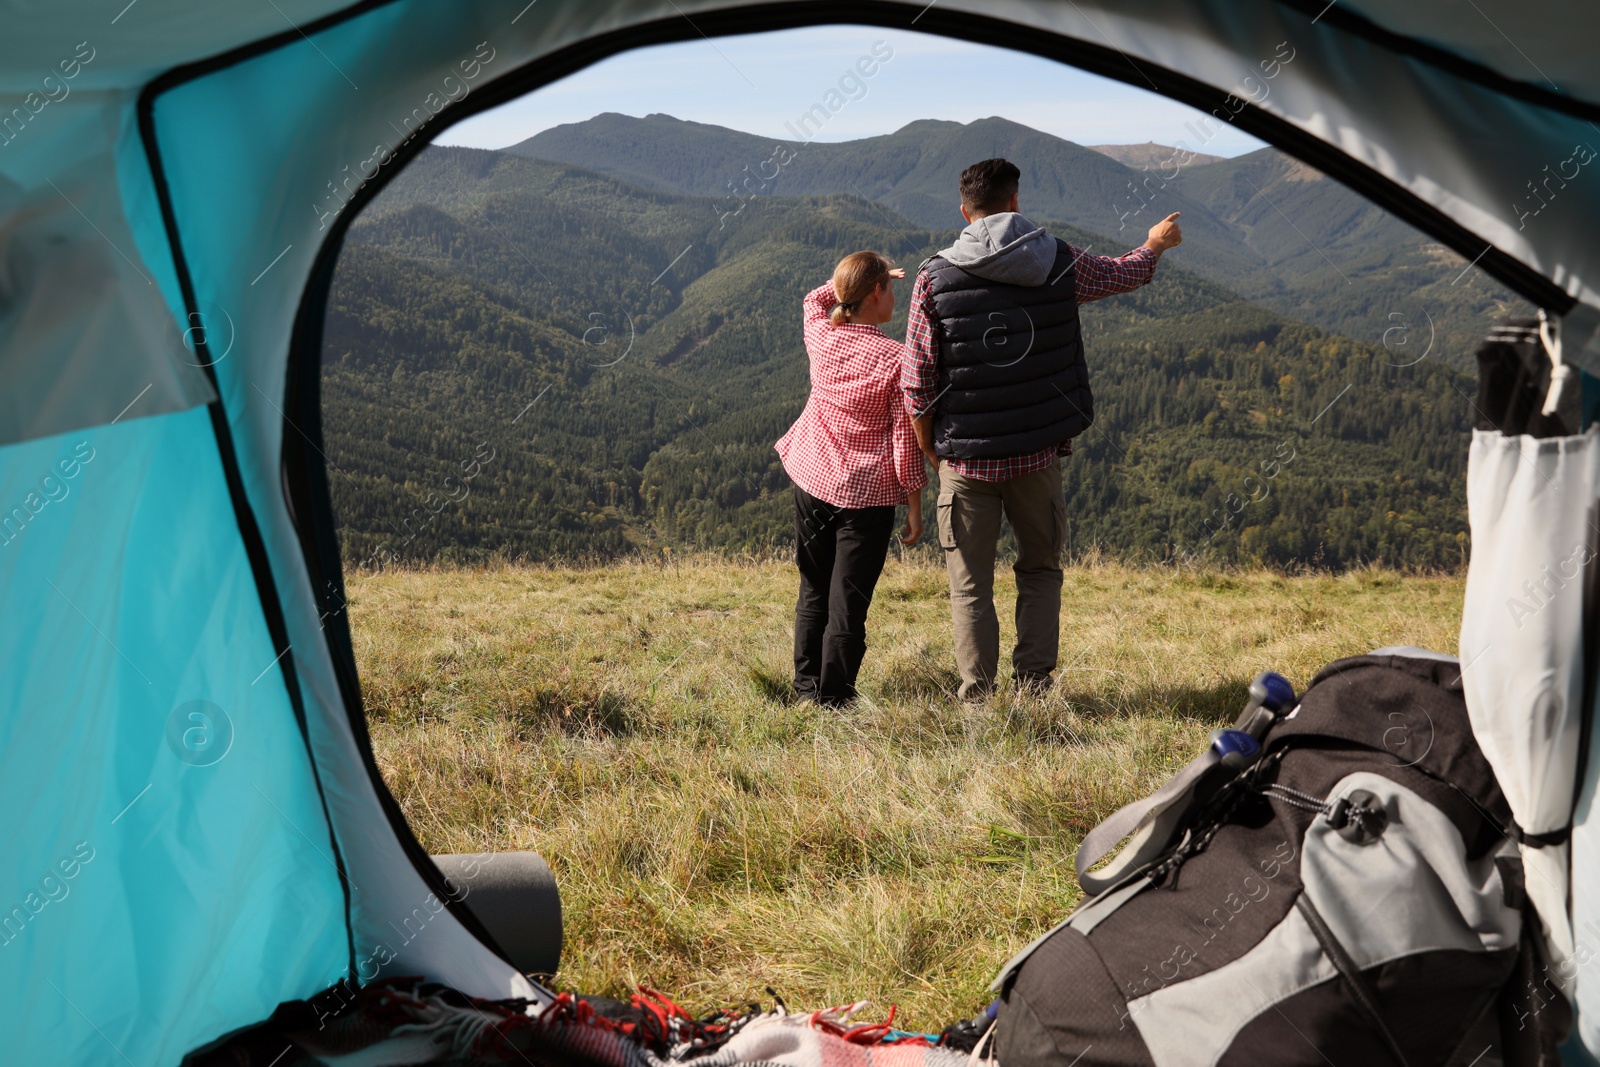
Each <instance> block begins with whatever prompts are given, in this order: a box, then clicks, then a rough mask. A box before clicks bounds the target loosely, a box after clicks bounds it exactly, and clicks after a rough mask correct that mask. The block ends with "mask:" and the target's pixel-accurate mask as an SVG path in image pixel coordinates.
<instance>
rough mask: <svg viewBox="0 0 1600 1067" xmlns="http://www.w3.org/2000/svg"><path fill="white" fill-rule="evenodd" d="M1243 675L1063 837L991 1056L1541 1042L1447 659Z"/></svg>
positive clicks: (1131, 1056) (1503, 841) (1280, 1060)
mask: <svg viewBox="0 0 1600 1067" xmlns="http://www.w3.org/2000/svg"><path fill="white" fill-rule="evenodd" d="M1251 694H1252V699H1251V701H1250V704H1249V705H1248V706H1247V707H1246V708H1245V711H1244V713H1243V714H1242V715H1241V716H1240V719H1239V722H1238V723H1237V724H1236V727H1235V728H1234V729H1232V730H1219V731H1217V732H1216V733H1214V734H1213V735H1212V737H1213V740H1212V744H1211V746H1210V748H1209V749H1208V751H1207V752H1206V753H1205V754H1204V755H1203V756H1202V757H1200V758H1199V759H1197V760H1195V761H1194V762H1193V763H1192V764H1190V765H1189V766H1188V767H1186V768H1185V769H1184V770H1183V771H1182V772H1180V773H1179V774H1178V775H1177V776H1176V777H1175V778H1174V779H1173V780H1172V781H1171V782H1169V783H1168V784H1167V785H1166V786H1164V787H1162V789H1161V790H1159V791H1158V792H1157V793H1155V794H1154V795H1152V796H1151V797H1149V798H1147V799H1145V800H1143V801H1140V802H1139V803H1137V804H1133V805H1129V806H1128V807H1127V808H1124V809H1122V810H1121V811H1119V812H1117V813H1116V814H1115V815H1113V816H1112V817H1111V818H1110V819H1108V820H1107V821H1106V822H1105V823H1103V824H1102V825H1101V826H1100V827H1099V828H1097V829H1096V830H1095V831H1094V832H1093V833H1091V834H1090V835H1088V837H1086V838H1085V839H1084V842H1083V844H1082V846H1081V847H1080V849H1079V856H1078V870H1079V876H1080V880H1081V881H1082V883H1083V886H1084V892H1085V899H1084V901H1083V902H1082V903H1081V904H1080V905H1079V907H1078V908H1077V910H1076V911H1075V912H1074V913H1073V914H1072V915H1071V917H1070V918H1068V919H1067V920H1066V921H1065V922H1064V923H1062V924H1061V925H1060V926H1058V927H1056V928H1055V929H1054V930H1051V931H1050V932H1049V933H1047V934H1045V935H1044V936H1043V937H1041V938H1039V939H1038V940H1037V941H1035V942H1034V943H1033V944H1031V945H1029V946H1028V947H1027V948H1026V949H1024V950H1023V951H1022V952H1021V953H1019V954H1018V955H1017V956H1016V957H1015V958H1013V959H1012V960H1011V961H1010V962H1009V963H1008V964H1007V965H1006V967H1005V968H1004V969H1003V970H1002V972H1001V974H1000V977H999V978H997V979H996V988H997V989H998V990H999V991H1000V993H1001V997H1002V999H1001V1002H1000V1005H999V1015H998V1021H997V1023H996V1025H995V1028H994V1029H995V1033H994V1037H993V1040H994V1042H995V1051H996V1053H997V1056H998V1060H999V1062H1000V1063H1001V1064H1003V1065H1005V1067H1022V1065H1025V1064H1027V1065H1032V1064H1040V1065H1059V1067H1068V1065H1070V1064H1076V1065H1078V1067H1092V1065H1119V1067H1120V1065H1129V1067H1131V1065H1135V1064H1140V1065H1156V1067H1190V1065H1193V1067H1209V1065H1213V1064H1250V1065H1259V1064H1305V1065H1307V1067H1330V1065H1331V1067H1345V1065H1347V1064H1350V1065H1361V1067H1367V1065H1388V1064H1400V1065H1411V1067H1422V1065H1424V1064H1426V1065H1430V1067H1469V1065H1471V1067H1490V1065H1491V1064H1517V1065H1522V1064H1555V1063H1556V1062H1558V1061H1557V1057H1556V1051H1555V1050H1556V1046H1557V1045H1558V1044H1559V1042H1560V1040H1561V1039H1562V1038H1563V1037H1564V1036H1565V1034H1566V1031H1567V1029H1568V1028H1569V1027H1570V1025H1571V1016H1570V1010H1569V1008H1568V1006H1567V1004H1566V1002H1565V1000H1564V999H1563V998H1562V997H1561V996H1560V994H1559V992H1557V991H1556V990H1555V989H1554V987H1553V986H1552V985H1551V983H1550V982H1549V981H1546V978H1547V974H1546V972H1545V970H1544V960H1543V957H1542V952H1543V948H1542V942H1541V939H1540V937H1539V936H1538V934H1537V930H1538V925H1537V917H1536V916H1535V915H1534V914H1533V910H1532V908H1531V907H1530V906H1529V905H1528V903H1527V900H1526V897H1525V895H1524V893H1523V884H1522V866H1521V861H1520V859H1519V858H1518V852H1517V850H1516V848H1515V838H1514V831H1513V830H1512V829H1511V827H1512V826H1513V825H1514V824H1513V822H1512V819H1511V813H1510V811H1509V809H1508V808H1507V806H1506V803H1505V800H1504V799H1503V797H1502V796H1501V792H1500V787H1499V785H1498V784H1497V783H1496V781H1495V776H1494V774H1493V772H1492V771H1491V770H1490V768H1489V765H1488V763H1487V762H1486V761H1485V760H1484V758H1483V755H1482V753H1481V752H1480V751H1479V748H1478V745H1477V743H1476V741H1475V740H1474V739H1473V735H1472V731H1471V728H1470V727H1469V725H1468V721H1467V713H1466V705H1465V701H1464V700H1463V697H1462V689H1461V668H1460V666H1459V664H1458V663H1457V662H1456V661H1455V660H1454V659H1453V658H1449V657H1443V656H1437V655H1435V654H1433V653H1426V652H1422V651H1420V650H1415V649H1404V650H1381V651H1380V652H1377V653H1373V654H1371V655H1367V656H1359V657H1356V658H1352V659H1346V660H1341V661H1339V662H1337V663H1334V664H1332V665H1331V666H1329V667H1327V668H1326V669H1324V670H1323V671H1322V672H1321V673H1320V674H1319V675H1317V677H1316V679H1315V680H1314V681H1313V682H1312V685H1311V686H1310V688H1309V689H1308V690H1307V691H1306V692H1305V694H1304V696H1303V697H1302V698H1301V699H1300V700H1299V701H1298V703H1297V702H1296V701H1295V699H1294V695H1293V690H1292V689H1290V688H1289V686H1288V683H1287V682H1285V681H1284V680H1283V679H1281V678H1279V677H1277V676H1275V675H1273V676H1268V675H1263V676H1260V677H1258V678H1257V680H1256V682H1255V683H1254V684H1253V685H1252V686H1251ZM1124 839H1126V840H1127V843H1126V844H1125V845H1123V847H1122V848H1121V849H1120V850H1116V851H1113V850H1114V849H1115V846H1116V845H1117V844H1118V843H1119V842H1122V841H1123V840H1124ZM1102 861H1105V862H1103V863H1102ZM1097 864H1101V865H1100V866H1099V867H1098V868H1096V865H1097Z"/></svg>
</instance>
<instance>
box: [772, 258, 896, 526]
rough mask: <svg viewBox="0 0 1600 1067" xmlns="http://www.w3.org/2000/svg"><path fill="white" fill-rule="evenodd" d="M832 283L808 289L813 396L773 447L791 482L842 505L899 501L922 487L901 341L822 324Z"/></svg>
mask: <svg viewBox="0 0 1600 1067" xmlns="http://www.w3.org/2000/svg"><path fill="white" fill-rule="evenodd" d="M833 304H834V294H833V283H832V282H828V283H827V284H826V285H822V286H819V287H818V288H816V289H813V290H812V291H811V292H809V293H807V294H806V298H805V300H804V302H803V305H802V306H803V308H804V321H805V338H806V353H807V355H809V356H810V357H811V397H810V399H808V400H807V401H806V407H805V410H804V411H802V412H801V413H800V417H799V418H798V419H796V420H795V424H794V425H793V426H791V427H789V432H788V433H786V434H784V435H783V437H781V438H780V439H779V440H778V443H777V444H776V445H775V446H774V447H776V448H777V450H778V455H779V456H780V457H781V458H782V459H783V469H784V470H786V471H788V472H789V477H790V478H791V479H793V481H794V483H795V484H796V485H798V486H799V487H800V488H802V489H804V490H805V491H806V492H808V493H810V494H811V495H812V496H814V497H816V498H817V499H819V500H824V501H827V502H828V503H829V504H832V505H834V506H835V507H840V508H871V507H882V506H884V505H891V504H904V503H905V502H906V495H907V493H911V492H917V491H919V490H921V489H922V487H923V486H925V485H927V484H928V472H927V470H926V469H925V468H924V466H923V462H922V453H921V452H920V451H918V450H917V439H916V436H915V435H914V434H913V433H912V430H911V416H910V414H909V413H908V412H907V411H906V406H905V405H906V402H905V393H904V391H903V390H902V389H901V388H900V364H901V359H902V354H903V346H902V345H901V344H900V342H899V341H894V340H891V339H890V338H888V337H885V336H884V335H883V333H882V332H881V331H880V330H879V329H878V328H877V327H876V326H862V325H857V324H854V323H846V324H845V325H843V326H835V325H833V324H832V323H830V322H829V321H828V312H829V310H830V309H832V307H833Z"/></svg>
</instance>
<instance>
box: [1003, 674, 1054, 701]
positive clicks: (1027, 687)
mask: <svg viewBox="0 0 1600 1067" xmlns="http://www.w3.org/2000/svg"><path fill="white" fill-rule="evenodd" d="M1013 684H1014V685H1016V687H1017V692H1019V693H1023V694H1026V695H1027V696H1031V697H1042V696H1044V695H1045V694H1046V693H1048V692H1050V687H1051V686H1053V685H1055V679H1054V678H1052V677H1050V676H1049V675H1048V674H1019V675H1017V676H1016V678H1015V679H1013Z"/></svg>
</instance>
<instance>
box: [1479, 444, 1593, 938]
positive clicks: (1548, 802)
mask: <svg viewBox="0 0 1600 1067" xmlns="http://www.w3.org/2000/svg"><path fill="white" fill-rule="evenodd" d="M1597 493H1600V429H1592V430H1590V431H1589V432H1588V433H1585V434H1583V435H1581V436H1575V437H1558V438H1550V439H1546V440H1536V439H1534V438H1531V437H1527V436H1505V435H1502V434H1500V433H1498V432H1495V431H1482V430H1480V431H1477V432H1476V433H1474V434H1473V438H1472V450H1471V453H1470V456H1469V459H1468V473H1467V506H1468V510H1469V512H1470V514H1471V527H1472V563H1471V566H1470V568H1469V570H1468V573H1467V591H1466V603H1465V605H1464V607H1463V611H1462V620H1461V646H1460V648H1461V662H1462V664H1463V670H1462V683H1463V685H1464V687H1465V689H1466V697H1467V712H1468V714H1469V716H1470V717H1471V719H1472V729H1473V733H1474V734H1475V735H1476V736H1477V738H1478V743H1479V745H1480V746H1482V748H1483V752H1484V756H1485V757H1486V758H1487V759H1488V761H1489V764H1490V766H1492V767H1493V768H1494V772H1495V776H1496V777H1497V778H1498V779H1499V780H1500V787H1501V789H1503V790H1504V791H1505V795H1506V801H1507V803H1508V804H1509V805H1510V807H1511V812H1512V816H1513V817H1514V818H1515V819H1516V820H1517V825H1518V826H1519V827H1520V828H1521V829H1522V831H1523V832H1524V833H1525V834H1528V835H1542V834H1555V835H1559V834H1560V833H1561V831H1563V830H1564V829H1565V828H1566V826H1567V825H1568V821H1569V819H1570V818H1571V814H1572V807H1573V799H1574V788H1575V776H1576V773H1577V766H1578V747H1579V739H1580V737H1581V735H1582V727H1583V719H1584V714H1585V711H1586V710H1587V709H1586V708H1585V707H1584V702H1583V694H1584V641H1583V633H1584V612H1585V608H1586V596H1585V592H1586V589H1587V586H1588V582H1589V580H1590V577H1591V574H1592V572H1593V567H1592V562H1593V560H1594V556H1595V543H1596V538H1595V526H1594V501H1595V499H1596V496H1597ZM1567 859H1568V846H1567V844H1566V843H1565V842H1559V843H1550V844H1547V845H1545V846H1544V847H1538V846H1537V845H1535V844H1533V843H1531V842H1530V843H1526V844H1524V846H1523V848H1522V862H1523V867H1524V872H1525V876H1526V883H1527V890H1528V896H1529V898H1530V899H1531V900H1532V901H1533V902H1534V904H1535V906H1536V907H1537V909H1538V912H1539V918H1540V921H1541V923H1542V924H1543V927H1544V930H1545V935H1546V941H1547V943H1548V946H1549V950H1550V954H1551V957H1552V959H1553V960H1555V961H1556V962H1557V963H1558V964H1562V965H1565V964H1566V962H1567V961H1568V960H1569V959H1570V958H1571V957H1572V955H1573V949H1574V946H1573V935H1572V928H1571V924H1570V923H1569V921H1568V913H1567V892H1568V870H1567Z"/></svg>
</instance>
